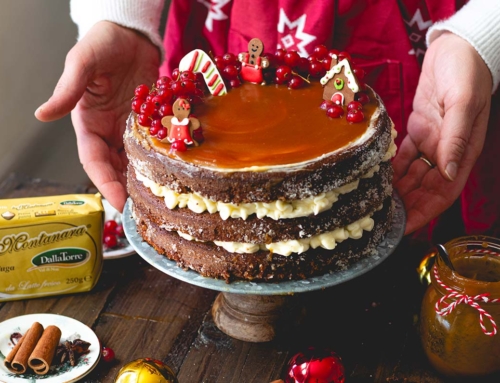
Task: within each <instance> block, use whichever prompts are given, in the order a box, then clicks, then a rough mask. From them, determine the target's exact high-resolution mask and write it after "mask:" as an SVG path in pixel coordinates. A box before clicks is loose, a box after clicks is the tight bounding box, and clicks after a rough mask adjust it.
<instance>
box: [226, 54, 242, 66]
mask: <svg viewBox="0 0 500 383" xmlns="http://www.w3.org/2000/svg"><path fill="white" fill-rule="evenodd" d="M222 60H223V61H224V64H226V65H234V64H236V61H238V59H237V58H236V56H235V55H233V54H232V53H226V54H225V55H224V56H222Z"/></svg>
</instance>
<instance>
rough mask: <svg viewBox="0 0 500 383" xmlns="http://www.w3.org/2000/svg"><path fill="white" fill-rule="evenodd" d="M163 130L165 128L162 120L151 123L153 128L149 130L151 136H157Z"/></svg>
mask: <svg viewBox="0 0 500 383" xmlns="http://www.w3.org/2000/svg"><path fill="white" fill-rule="evenodd" d="M161 128H163V125H162V124H161V120H153V121H151V127H150V128H149V134H151V135H152V136H156V135H157V134H158V132H159V131H160V129H161Z"/></svg>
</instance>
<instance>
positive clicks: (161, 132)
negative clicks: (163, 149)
mask: <svg viewBox="0 0 500 383" xmlns="http://www.w3.org/2000/svg"><path fill="white" fill-rule="evenodd" d="M167 135H168V131H167V129H165V128H160V129H159V130H158V132H157V133H156V137H158V139H159V140H163V139H164V138H165V137H167Z"/></svg>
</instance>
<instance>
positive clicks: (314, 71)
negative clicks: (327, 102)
mask: <svg viewBox="0 0 500 383" xmlns="http://www.w3.org/2000/svg"><path fill="white" fill-rule="evenodd" d="M309 73H310V74H311V76H313V77H323V76H324V75H325V73H326V70H325V67H324V66H323V63H321V62H319V61H313V62H309Z"/></svg>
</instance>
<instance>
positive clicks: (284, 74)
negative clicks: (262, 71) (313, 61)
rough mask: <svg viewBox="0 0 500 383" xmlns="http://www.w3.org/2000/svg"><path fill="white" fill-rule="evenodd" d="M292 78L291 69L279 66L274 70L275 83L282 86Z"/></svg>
mask: <svg viewBox="0 0 500 383" xmlns="http://www.w3.org/2000/svg"><path fill="white" fill-rule="evenodd" d="M291 76H292V68H290V67H289V66H287V65H280V66H279V67H278V69H276V83H277V84H283V83H285V81H288V79H289V78H290V77H291Z"/></svg>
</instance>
